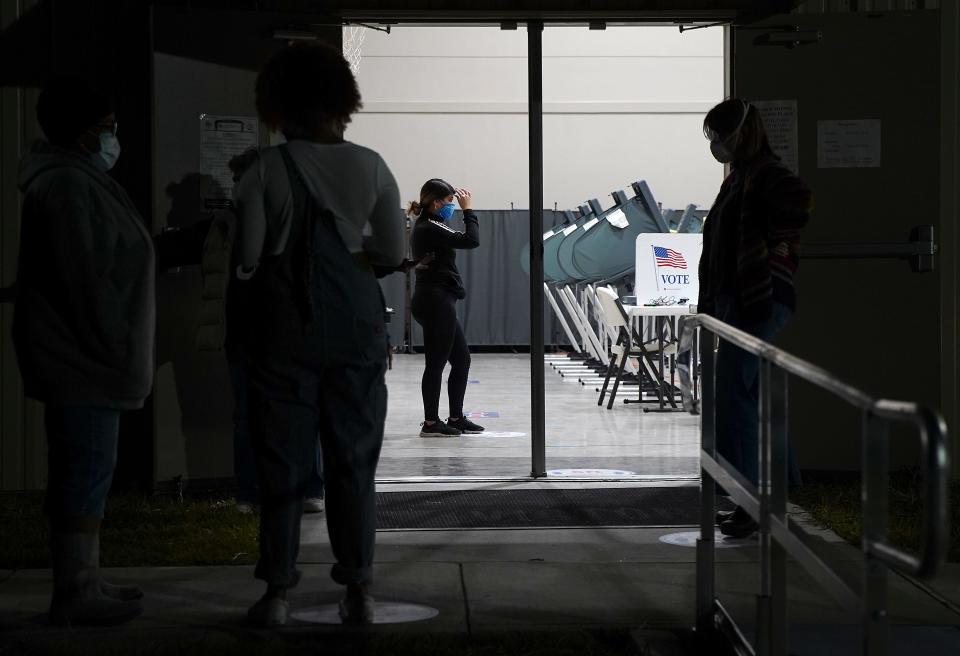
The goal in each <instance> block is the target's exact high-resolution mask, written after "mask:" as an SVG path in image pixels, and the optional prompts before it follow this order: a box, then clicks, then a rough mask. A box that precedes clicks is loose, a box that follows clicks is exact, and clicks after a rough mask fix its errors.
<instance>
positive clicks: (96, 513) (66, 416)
mask: <svg viewBox="0 0 960 656" xmlns="http://www.w3.org/2000/svg"><path fill="white" fill-rule="evenodd" d="M44 421H45V424H46V432H47V449H48V450H47V467H48V480H47V493H46V498H45V501H44V511H45V512H46V514H47V516H49V517H50V518H51V519H62V518H71V517H81V516H86V517H96V518H98V519H103V510H104V507H105V505H106V501H107V492H109V491H110V483H111V482H112V481H113V470H114V469H115V468H116V466H117V441H118V437H119V435H120V411H119V410H115V409H112V408H91V407H77V406H72V407H63V406H55V405H47V406H46V407H45V408H44Z"/></svg>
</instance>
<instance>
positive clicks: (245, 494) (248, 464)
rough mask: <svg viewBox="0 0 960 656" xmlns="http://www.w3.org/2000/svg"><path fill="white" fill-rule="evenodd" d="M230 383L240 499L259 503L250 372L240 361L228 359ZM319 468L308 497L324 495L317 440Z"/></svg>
mask: <svg viewBox="0 0 960 656" xmlns="http://www.w3.org/2000/svg"><path fill="white" fill-rule="evenodd" d="M229 366H230V384H231V386H232V387H233V473H234V476H236V478H237V488H238V489H237V501H239V502H244V503H252V504H259V503H260V488H259V486H258V485H257V464H256V458H255V457H254V454H253V444H252V443H251V441H250V409H249V398H248V391H247V387H248V385H249V382H248V381H247V372H246V370H245V369H244V367H243V365H242V364H240V363H239V362H229ZM317 447H318V448H317V449H316V452H317V455H316V458H315V461H316V467H315V468H314V470H313V472H312V473H311V475H310V482H309V483H308V484H307V490H306V493H305V497H306V498H308V499H317V498H322V497H323V458H322V456H321V452H320V448H319V441H318V443H317Z"/></svg>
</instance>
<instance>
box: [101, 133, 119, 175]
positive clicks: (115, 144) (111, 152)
mask: <svg viewBox="0 0 960 656" xmlns="http://www.w3.org/2000/svg"><path fill="white" fill-rule="evenodd" d="M99 136H100V152H98V153H97V155H99V156H100V159H102V160H103V162H104V164H106V166H107V170H108V171H109V170H110V169H112V168H113V166H114V164H116V163H117V160H118V159H119V158H120V142H119V141H118V140H117V137H116V136H115V135H113V134H111V133H109V132H101V133H100V135H99Z"/></svg>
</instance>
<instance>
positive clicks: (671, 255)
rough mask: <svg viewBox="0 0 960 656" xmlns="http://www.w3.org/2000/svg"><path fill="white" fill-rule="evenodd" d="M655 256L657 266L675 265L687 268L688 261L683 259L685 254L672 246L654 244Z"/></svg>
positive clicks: (675, 267) (676, 267) (674, 266)
mask: <svg viewBox="0 0 960 656" xmlns="http://www.w3.org/2000/svg"><path fill="white" fill-rule="evenodd" d="M653 256H654V257H655V258H656V260H657V266H666V267H673V268H674V269H686V268H687V261H686V260H685V259H683V255H682V254H680V253H679V252H677V251H675V250H673V249H672V248H664V247H663V246H654V247H653Z"/></svg>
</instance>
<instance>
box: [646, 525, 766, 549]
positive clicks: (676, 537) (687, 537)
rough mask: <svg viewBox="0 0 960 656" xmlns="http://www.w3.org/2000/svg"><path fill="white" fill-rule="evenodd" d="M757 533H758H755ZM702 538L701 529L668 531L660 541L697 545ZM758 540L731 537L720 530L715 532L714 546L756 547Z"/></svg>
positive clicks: (727, 547) (725, 547) (683, 545)
mask: <svg viewBox="0 0 960 656" xmlns="http://www.w3.org/2000/svg"><path fill="white" fill-rule="evenodd" d="M754 535H756V533H754ZM699 539H700V531H684V532H682V533H667V534H666V535H661V536H660V542H663V543H664V544H670V545H673V546H675V547H695V546H697V540H699ZM756 545H757V541H756V540H755V539H754V538H729V537H727V536H726V535H724V534H723V533H721V532H720V531H719V529H718V530H717V531H716V532H715V533H714V534H713V546H714V547H715V548H717V549H730V548H732V547H754V546H756Z"/></svg>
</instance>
